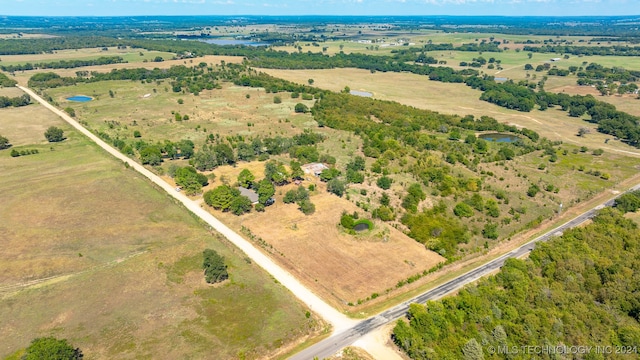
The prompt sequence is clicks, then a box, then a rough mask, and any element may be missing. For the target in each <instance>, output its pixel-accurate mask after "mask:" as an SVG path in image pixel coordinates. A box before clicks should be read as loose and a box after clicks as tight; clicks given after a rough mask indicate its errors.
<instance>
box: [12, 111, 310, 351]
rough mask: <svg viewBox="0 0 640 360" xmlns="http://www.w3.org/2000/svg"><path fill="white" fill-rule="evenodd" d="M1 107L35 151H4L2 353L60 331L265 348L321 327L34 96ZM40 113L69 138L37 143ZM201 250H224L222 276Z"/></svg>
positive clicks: (81, 339)
mask: <svg viewBox="0 0 640 360" xmlns="http://www.w3.org/2000/svg"><path fill="white" fill-rule="evenodd" d="M14 112H17V114H13V113H14ZM20 114H22V116H21V115H20ZM0 115H1V116H0V119H1V121H2V122H1V124H2V125H1V126H2V128H0V133H3V134H4V133H5V131H8V132H9V133H10V134H11V135H10V136H9V135H5V136H7V137H9V138H10V140H12V142H13V143H14V147H15V148H16V149H18V150H21V149H38V150H39V153H38V154H33V155H27V156H21V157H17V158H13V157H10V156H9V150H3V151H0V172H1V173H2V177H0V188H1V189H2V207H1V208H0V219H2V221H1V222H0V244H1V245H0V248H2V251H0V304H1V305H0V337H1V338H2V339H3V340H2V342H0V357H2V358H4V357H5V356H7V355H9V354H12V353H14V352H16V351H18V350H19V349H21V348H24V347H26V346H27V345H28V344H29V342H30V341H31V339H33V338H35V337H39V336H56V337H61V338H67V339H69V340H70V342H71V343H72V344H74V345H75V346H79V347H80V348H81V349H82V350H83V352H84V354H85V355H86V357H87V358H91V359H113V358H119V359H134V358H135V359H139V358H153V359H176V358H187V359H188V358H193V359H201V358H212V359H236V358H249V359H252V358H266V357H270V356H273V355H274V353H276V352H279V351H281V350H282V349H283V348H287V347H288V346H289V345H291V346H293V345H295V344H296V343H297V341H298V340H299V339H301V338H304V337H305V336H308V335H309V334H311V333H313V332H314V330H315V329H317V328H318V327H319V326H320V325H319V324H318V323H317V322H316V321H315V320H314V318H313V317H311V318H310V319H307V318H306V317H305V311H306V309H305V308H304V306H302V305H301V304H300V303H298V302H297V301H296V300H295V299H294V298H293V297H292V296H291V294H290V293H289V292H287V291H286V290H285V289H284V288H282V286H281V285H279V284H277V283H275V282H274V281H273V280H272V279H271V278H270V277H269V276H268V275H267V274H265V273H264V272H263V271H262V270H261V269H259V268H257V267H256V266H255V265H253V264H252V263H251V262H250V261H248V260H246V259H245V258H244V255H242V254H241V253H238V251H237V250H235V248H233V247H232V246H230V245H228V244H227V243H226V242H225V241H224V240H223V239H221V238H220V236H219V235H217V234H215V233H211V232H209V231H208V230H206V229H205V228H204V227H203V226H202V224H201V223H199V222H198V221H196V220H195V219H194V218H193V217H192V216H190V215H189V213H188V212H187V211H186V210H184V209H183V208H181V207H179V206H177V205H176V204H174V203H173V202H172V201H171V200H170V199H169V198H167V197H166V195H164V194H162V192H160V191H158V190H157V189H155V188H154V187H152V186H151V185H150V184H149V183H148V182H147V181H146V180H144V179H142V177H141V176H140V175H137V173H135V172H133V171H131V170H127V169H125V167H124V166H122V164H120V163H119V162H117V161H114V160H113V159H111V158H109V157H108V156H106V155H105V154H104V153H102V152H101V151H100V150H99V149H98V148H97V146H95V145H93V144H91V143H90V142H89V141H88V140H86V139H85V138H84V137H81V136H80V135H79V134H77V133H76V132H75V131H72V130H71V128H70V127H68V126H66V125H65V123H63V122H62V120H60V119H58V118H56V117H55V116H53V115H52V114H51V113H48V112H45V111H44V110H42V108H41V107H40V106H39V105H30V106H28V107H26V108H20V109H14V108H7V109H2V110H0ZM27 116H28V117H27ZM21 123H28V124H29V125H26V126H22V125H21ZM19 125H20V126H22V127H19V128H18V129H22V130H12V128H13V126H16V127H18V126H19ZM50 125H55V126H59V127H61V128H62V129H64V130H65V135H66V136H67V139H66V140H65V141H63V142H61V143H56V144H48V143H46V142H45V140H44V137H43V136H42V129H43V128H46V127H47V126H50ZM35 132H37V134H32V133H35ZM36 135H37V136H36ZM205 248H213V249H215V250H217V251H218V252H219V253H221V254H222V255H224V256H225V257H226V259H227V264H228V265H229V272H230V280H228V281H227V282H225V283H222V284H220V285H217V286H210V285H207V284H206V283H205V282H204V280H203V276H202V272H201V269H200V266H201V261H202V260H201V259H202V258H201V253H202V251H203V249H205Z"/></svg>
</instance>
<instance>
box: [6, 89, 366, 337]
mask: <svg viewBox="0 0 640 360" xmlns="http://www.w3.org/2000/svg"><path fill="white" fill-rule="evenodd" d="M16 86H17V87H19V88H20V89H21V90H22V91H24V92H26V93H27V94H29V96H31V98H32V99H35V100H37V101H38V102H39V103H40V104H42V105H43V106H44V107H46V108H47V109H49V110H51V111H52V112H53V113H55V114H56V115H58V116H60V117H61V118H62V119H64V120H65V121H66V122H68V123H69V124H70V125H71V126H73V127H74V128H75V129H76V130H78V131H79V132H80V133H82V134H84V135H85V136H87V137H88V138H89V139H91V140H92V141H93V142H95V143H96V144H98V145H99V146H100V147H101V148H103V149H104V150H105V151H106V152H108V153H109V154H111V155H113V156H114V157H116V158H117V159H119V160H122V161H123V162H126V163H128V164H129V166H131V167H132V168H133V169H135V170H136V171H138V172H139V173H140V174H142V175H144V176H145V177H147V178H148V179H149V180H151V181H152V182H153V183H154V184H156V185H158V186H159V187H160V188H162V189H163V190H164V191H166V192H167V193H168V194H169V195H171V196H172V197H174V198H175V199H177V200H178V201H180V202H181V203H182V204H183V205H184V206H185V207H186V208H187V209H189V211H191V212H193V213H194V214H195V215H197V216H198V217H199V218H201V219H202V220H203V221H205V222H206V223H207V224H209V225H210V226H211V227H212V228H214V229H215V230H216V231H218V232H219V233H220V234H222V235H223V236H224V237H226V238H227V239H228V240H229V241H230V242H231V243H233V244H234V245H235V246H237V247H238V248H239V249H240V250H242V251H243V252H244V253H245V254H247V256H248V257H249V258H251V261H253V262H254V263H256V264H258V266H260V267H261V268H263V269H265V270H266V271H267V272H268V273H269V274H271V276H273V277H274V278H275V279H276V280H278V281H279V282H280V284H282V285H283V286H285V287H286V288H287V289H289V290H290V291H291V292H292V293H293V294H294V295H295V296H296V297H297V298H298V299H300V301H301V302H303V303H304V304H306V305H307V306H308V307H309V308H310V309H311V310H312V311H313V312H315V313H317V314H318V315H320V316H321V317H322V318H323V319H324V320H325V321H327V322H329V323H330V324H331V325H332V326H333V329H334V331H336V332H339V331H341V330H344V329H346V328H349V327H350V326H352V325H353V324H354V323H355V322H356V321H355V320H352V319H349V318H348V317H347V316H345V315H344V314H342V313H340V312H338V311H337V310H335V309H334V308H333V307H331V306H330V305H329V304H327V303H325V302H324V301H323V300H322V299H320V298H319V297H318V296H317V295H316V294H314V293H313V292H311V290H309V289H308V288H306V287H305V286H304V285H302V284H301V283H300V282H299V281H298V280H297V279H296V278H295V277H293V275H291V274H290V273H289V272H288V271H286V270H284V269H283V268H281V267H280V266H279V265H277V264H276V263H275V262H273V260H271V259H270V258H269V257H267V256H266V255H265V254H263V253H262V252H261V251H260V250H258V249H257V248H256V247H255V246H253V245H252V244H251V243H250V242H249V241H247V240H245V239H244V238H243V237H242V236H240V235H238V233H236V232H235V231H233V230H231V229H230V228H228V227H227V226H226V225H224V224H223V223H222V222H220V220H218V219H216V218H215V217H214V216H213V215H211V213H209V212H207V211H206V210H204V209H203V208H201V207H200V205H199V203H198V202H197V201H193V200H191V199H189V198H188V197H187V196H185V195H184V194H182V193H180V192H177V191H175V189H174V188H173V187H172V186H171V185H169V184H168V183H167V182H165V181H164V180H162V178H160V177H159V176H157V175H155V174H154V173H152V172H151V171H149V170H148V169H146V168H145V167H144V166H142V165H140V164H139V163H137V162H135V161H133V160H132V159H130V158H129V157H127V156H126V155H124V154H122V153H120V152H119V151H118V150H116V149H115V148H113V147H111V146H110V145H108V144H107V143H105V142H104V141H102V139H100V138H98V137H97V136H96V135H94V134H93V133H91V132H90V131H89V130H87V129H86V128H84V127H83V126H82V125H80V124H79V123H78V122H77V121H75V120H74V119H73V118H71V117H70V116H69V115H67V114H66V113H64V112H62V111H60V110H59V109H57V108H56V107H54V106H53V105H51V104H49V103H48V102H46V101H45V100H44V99H42V98H41V97H40V96H38V95H37V94H36V93H34V92H33V91H32V90H30V89H28V88H25V87H23V86H20V85H16Z"/></svg>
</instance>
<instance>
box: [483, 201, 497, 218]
mask: <svg viewBox="0 0 640 360" xmlns="http://www.w3.org/2000/svg"><path fill="white" fill-rule="evenodd" d="M484 206H485V209H486V210H487V215H489V216H491V217H494V218H497V217H498V216H500V208H499V207H498V203H497V202H496V201H495V200H493V199H489V200H487V202H486V203H485V205H484Z"/></svg>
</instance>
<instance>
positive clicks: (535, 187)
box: [527, 184, 540, 197]
mask: <svg viewBox="0 0 640 360" xmlns="http://www.w3.org/2000/svg"><path fill="white" fill-rule="evenodd" d="M539 192H540V187H539V186H538V185H536V184H531V186H529V189H527V196H529V197H535V196H536V195H537V194H538V193H539Z"/></svg>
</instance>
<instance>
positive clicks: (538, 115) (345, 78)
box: [261, 69, 640, 156]
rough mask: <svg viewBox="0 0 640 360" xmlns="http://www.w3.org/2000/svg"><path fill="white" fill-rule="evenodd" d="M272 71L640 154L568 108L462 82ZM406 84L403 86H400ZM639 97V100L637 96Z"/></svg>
mask: <svg viewBox="0 0 640 360" xmlns="http://www.w3.org/2000/svg"><path fill="white" fill-rule="evenodd" d="M261 71H264V72H266V73H268V74H270V75H273V76H276V77H280V78H283V79H286V80H290V81H294V82H297V83H301V84H302V83H305V82H306V81H307V80H308V79H310V78H311V79H314V85H315V86H317V87H320V88H323V89H329V90H334V91H340V90H342V89H344V87H345V86H349V87H350V88H351V89H352V90H362V91H368V92H371V93H373V97H374V98H376V99H382V100H392V101H397V102H399V103H401V104H406V105H410V106H415V107H417V108H421V109H428V110H433V111H438V112H441V113H444V114H458V115H461V116H464V115H467V114H472V115H474V116H477V117H480V116H482V115H488V116H492V117H494V118H496V119H497V120H498V121H500V122H505V123H510V124H514V125H518V126H523V127H526V128H529V129H532V130H535V131H537V132H538V133H539V134H540V135H541V136H544V137H547V138H548V139H551V140H560V141H563V142H567V143H572V144H576V145H584V146H587V147H595V148H603V149H605V150H611V151H624V152H625V153H628V154H637V155H638V156H640V150H638V149H636V148H633V147H630V146H628V145H625V144H623V143H621V142H618V141H610V142H608V143H607V144H605V143H604V142H605V140H606V139H607V138H611V136H608V135H605V134H600V133H597V132H596V131H595V125H594V124H591V123H588V122H586V121H583V120H581V119H578V118H572V117H569V116H567V114H566V112H563V111H560V110H554V109H549V110H547V111H538V110H534V111H531V112H529V113H523V112H519V111H515V110H508V109H505V108H502V107H499V106H497V105H494V104H491V103H488V102H486V101H481V100H480V94H481V92H480V91H478V90H473V89H471V88H469V87H467V86H465V85H462V84H448V83H442V82H437V81H430V80H428V79H427V78H426V77H425V76H420V75H415V74H407V73H379V72H378V73H375V74H372V73H371V72H369V71H366V70H358V69H330V70H273V69H261ZM399 84H400V85H399ZM631 101H635V100H631ZM580 127H587V128H591V129H592V132H591V134H590V135H588V136H587V137H585V138H578V137H577V136H576V134H577V131H578V129H579V128H580Z"/></svg>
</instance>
